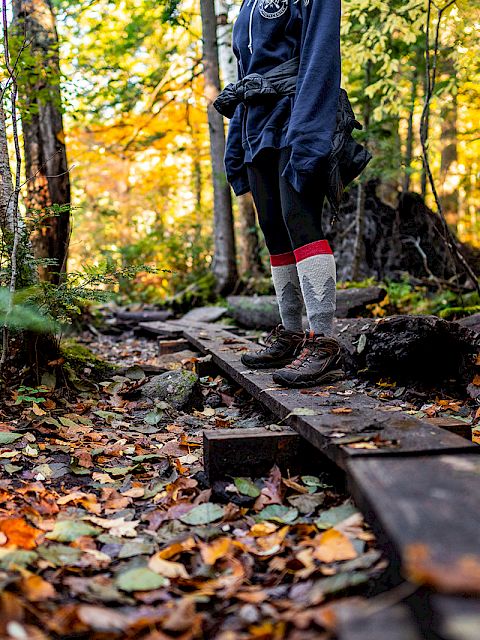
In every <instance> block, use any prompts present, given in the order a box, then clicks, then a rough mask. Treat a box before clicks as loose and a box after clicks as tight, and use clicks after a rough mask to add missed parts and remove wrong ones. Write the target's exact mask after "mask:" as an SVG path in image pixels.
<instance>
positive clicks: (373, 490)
mask: <svg viewBox="0 0 480 640" xmlns="http://www.w3.org/2000/svg"><path fill="white" fill-rule="evenodd" d="M477 451H478V450H477ZM347 477H348V484H349V489H350V491H351V494H352V495H353V497H354V499H355V501H356V503H357V504H358V505H359V507H360V508H361V509H362V510H363V512H364V514H365V516H366V517H367V519H368V520H369V521H370V522H371V524H372V527H373V528H374V529H375V530H377V533H380V534H381V537H380V540H382V539H383V540H384V541H386V543H387V545H388V546H389V549H390V551H392V550H393V551H394V552H395V553H394V555H395V556H397V557H398V560H399V563H400V566H401V570H402V573H403V575H404V576H405V577H407V578H409V579H410V580H411V581H412V582H415V583H418V584H424V585H426V586H427V587H430V588H432V589H434V590H436V591H439V592H445V593H468V594H475V595H480V536H479V523H480V502H479V501H478V495H479V491H480V456H479V455H478V454H477V453H476V450H475V449H473V450H472V452H471V453H463V454H455V455H454V454H448V455H435V456H419V457H403V458H402V457H397V458H396V457H393V456H389V457H386V456H385V457H376V458H363V459H360V458H356V459H355V460H352V461H350V463H349V464H348V465H347Z"/></svg>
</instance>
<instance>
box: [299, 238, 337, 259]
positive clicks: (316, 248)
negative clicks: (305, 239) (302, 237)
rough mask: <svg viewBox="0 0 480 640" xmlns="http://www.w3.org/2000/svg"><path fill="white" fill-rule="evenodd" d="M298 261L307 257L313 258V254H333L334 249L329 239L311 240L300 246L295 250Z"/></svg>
mask: <svg viewBox="0 0 480 640" xmlns="http://www.w3.org/2000/svg"><path fill="white" fill-rule="evenodd" d="M294 254H295V258H296V260H297V262H301V261H302V260H305V258H311V257H312V256H319V255H325V254H326V255H332V254H333V251H332V250H331V248H330V245H329V244H328V240H317V241H316V242H310V244H305V245H303V247H299V248H298V249H295V251H294Z"/></svg>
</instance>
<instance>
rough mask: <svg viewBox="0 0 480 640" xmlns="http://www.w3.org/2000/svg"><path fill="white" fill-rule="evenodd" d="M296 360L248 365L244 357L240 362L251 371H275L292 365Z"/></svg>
mask: <svg viewBox="0 0 480 640" xmlns="http://www.w3.org/2000/svg"><path fill="white" fill-rule="evenodd" d="M294 360H295V357H293V358H289V359H288V360H277V362H266V363H264V364H248V363H247V362H245V361H244V359H243V357H242V358H240V362H241V363H242V364H243V365H244V366H245V367H248V368H249V369H275V368H277V367H284V366H285V365H287V364H290V363H291V362H293V361H294Z"/></svg>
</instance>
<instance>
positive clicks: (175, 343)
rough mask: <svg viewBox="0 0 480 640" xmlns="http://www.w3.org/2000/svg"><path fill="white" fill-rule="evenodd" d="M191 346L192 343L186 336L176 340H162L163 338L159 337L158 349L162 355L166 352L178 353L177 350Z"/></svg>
mask: <svg viewBox="0 0 480 640" xmlns="http://www.w3.org/2000/svg"><path fill="white" fill-rule="evenodd" d="M189 346H190V343H189V342H188V340H185V339H184V338H180V339H175V340H171V339H169V340H162V339H161V338H159V339H158V351H159V354H160V355H161V356H162V355H165V354H166V353H176V352H177V351H182V350H183V349H188V347H189Z"/></svg>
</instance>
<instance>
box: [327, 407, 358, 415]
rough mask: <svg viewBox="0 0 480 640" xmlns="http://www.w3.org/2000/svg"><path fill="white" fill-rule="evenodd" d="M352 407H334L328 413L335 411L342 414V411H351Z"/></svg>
mask: <svg viewBox="0 0 480 640" xmlns="http://www.w3.org/2000/svg"><path fill="white" fill-rule="evenodd" d="M352 411H353V409H350V408H349V407H336V408H335V409H331V410H330V413H336V414H344V413H352Z"/></svg>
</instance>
